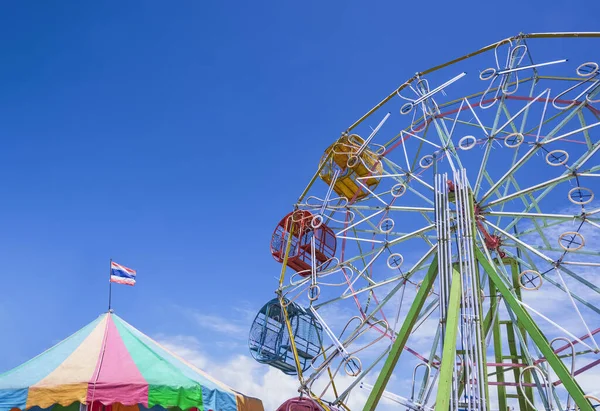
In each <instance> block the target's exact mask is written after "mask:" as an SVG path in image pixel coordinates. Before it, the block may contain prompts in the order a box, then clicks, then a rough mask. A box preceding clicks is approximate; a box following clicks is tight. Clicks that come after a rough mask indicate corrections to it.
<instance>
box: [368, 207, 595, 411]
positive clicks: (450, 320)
mask: <svg viewBox="0 0 600 411" xmlns="http://www.w3.org/2000/svg"><path fill="white" fill-rule="evenodd" d="M468 206H469V208H472V210H470V214H471V216H472V215H473V214H474V203H473V202H472V200H471V201H469V202H468ZM470 241H472V242H473V243H474V242H475V241H474V239H470ZM473 251H474V258H475V264H477V265H480V266H481V268H483V270H484V272H485V273H486V274H487V276H488V279H489V282H490V291H491V290H492V285H493V288H494V289H495V290H497V291H498V292H499V293H500V295H501V296H502V298H503V299H504V301H505V303H506V305H507V308H510V310H511V311H512V312H513V313H514V315H515V316H516V319H517V321H518V324H519V330H518V333H519V337H520V338H522V339H524V340H525V339H526V337H527V336H529V337H530V338H531V340H532V341H533V342H534V343H535V345H536V346H537V348H538V349H539V350H540V352H541V353H542V355H543V356H544V358H545V359H546V361H547V362H548V364H549V365H550V367H551V368H552V369H553V370H554V372H555V373H556V375H557V377H558V379H559V380H560V381H561V382H562V384H563V385H564V387H565V389H566V390H567V392H568V393H569V395H570V396H571V398H572V399H573V401H574V402H575V404H576V405H577V406H578V407H579V409H580V410H582V411H593V407H592V406H591V403H590V401H589V400H588V399H587V398H586V396H585V394H584V392H583V390H582V389H581V387H580V386H579V384H578V383H577V381H576V380H575V379H574V377H573V376H572V375H571V373H570V372H569V370H568V369H567V368H566V366H565V365H564V363H563V362H562V361H561V360H560V358H559V357H558V355H557V354H556V353H555V351H554V349H553V348H552V346H551V345H550V343H549V342H548V340H547V339H546V337H545V336H544V334H543V333H542V332H541V330H540V329H539V328H538V327H537V325H536V324H535V321H534V320H533V318H532V317H531V316H530V315H529V313H528V312H527V311H526V310H525V309H524V308H523V307H522V305H521V304H520V303H519V298H518V296H516V295H515V294H514V293H513V292H511V289H510V288H509V287H508V286H507V285H506V283H505V282H504V280H503V279H502V278H501V276H500V275H499V274H498V272H497V270H495V269H494V267H493V263H490V261H489V259H490V257H489V256H486V254H484V253H483V252H482V251H481V250H480V249H479V248H478V247H477V246H476V245H475V244H473ZM435 252H436V256H435V257H434V261H435V264H433V263H432V265H431V266H430V267H429V271H428V273H427V276H426V277H425V280H424V282H423V284H422V286H421V287H420V289H419V291H418V293H417V296H416V297H415V300H414V301H413V304H412V306H411V308H410V310H409V312H408V314H407V316H406V318H405V320H404V323H403V325H402V328H401V330H400V332H399V333H398V336H397V338H396V340H395V341H394V343H393V344H392V348H391V350H390V353H389V354H388V357H387V359H386V361H385V363H384V366H383V368H382V370H381V372H380V373H379V376H378V378H377V381H376V382H375V384H374V386H373V388H372V390H371V392H370V394H369V397H368V399H367V402H366V404H365V407H364V408H363V410H364V411H373V410H375V408H376V406H377V404H378V403H379V400H380V399H381V397H382V395H383V394H384V392H385V388H386V385H387V383H388V381H389V379H390V377H391V375H392V373H393V371H394V369H395V366H396V364H397V362H398V360H399V358H400V354H401V353H402V350H403V348H404V346H405V344H406V342H407V340H408V337H409V335H410V333H411V331H412V327H413V326H414V324H415V322H416V320H417V317H418V315H419V314H420V311H421V309H422V307H423V304H424V302H425V299H426V298H427V295H428V293H429V289H430V287H431V286H432V285H433V282H434V280H435V278H436V277H437V271H438V270H439V265H438V257H439V253H440V249H439V247H437V248H436V250H435ZM502 263H504V261H502ZM509 264H510V265H511V272H512V275H513V277H514V275H515V272H514V271H515V269H514V267H513V266H514V265H515V263H513V262H511V261H509ZM517 271H518V270H517ZM460 274H461V273H460V272H459V271H457V270H456V269H455V268H454V264H452V283H451V287H450V298H449V302H448V308H447V310H446V313H445V317H444V318H442V320H441V321H444V322H445V325H446V327H445V329H446V333H445V336H444V341H443V343H444V345H443V355H442V357H443V358H446V359H451V360H450V361H446V362H444V361H442V364H441V367H440V371H439V384H438V391H437V397H436V407H435V410H436V411H446V410H447V409H448V408H449V405H450V402H451V401H452V398H451V396H452V394H453V392H454V393H456V392H455V391H456V390H455V389H454V388H453V386H452V383H453V372H454V370H455V361H454V358H455V357H456V337H457V332H458V320H459V313H460V305H461V298H460V297H461V293H462V285H461V281H460V278H461V275H460ZM474 295H475V299H476V300H478V301H475V304H478V305H479V306H481V301H480V299H479V293H474ZM496 304H497V303H496ZM494 308H495V307H494ZM491 310H492V307H490V312H492V311H491ZM496 315H497V313H496ZM486 317H487V316H486ZM491 321H492V319H491V318H490V326H491ZM485 322H486V321H485V320H484V321H483V323H484V325H485ZM493 332H494V345H495V346H496V344H497V342H496V341H498V342H499V341H500V340H499V338H500V324H499V322H498V321H496V323H495V324H494V331H493ZM513 333H514V331H513ZM485 334H487V333H485ZM511 339H512V340H513V341H512V342H510V344H509V346H510V351H511V356H512V355H513V354H514V355H516V352H517V351H516V348H515V343H514V335H513V338H511ZM479 343H483V341H479ZM522 346H523V344H522ZM496 355H498V353H497V354H496ZM499 359H500V360H501V359H502V358H501V357H500V358H499ZM496 360H498V357H497V358H496ZM498 368H500V367H497V370H498ZM503 372H504V371H503ZM503 372H502V373H500V374H499V375H503ZM517 375H518V376H519V381H520V379H521V378H522V377H521V373H520V371H519V370H517V371H515V377H516V376H517ZM534 376H535V374H534ZM530 381H531V380H530V376H529V375H527V376H526V381H525V383H526V385H525V386H524V390H525V397H527V399H529V400H531V398H532V396H533V394H532V392H531V387H529V382H530ZM455 382H456V381H455ZM486 383H487V382H486ZM536 383H537V385H539V384H540V383H539V381H536ZM464 384H465V381H462V384H461V389H462V388H464ZM522 388H523V387H522ZM486 389H487V387H486ZM500 391H501V392H500V397H501V398H499V401H500V404H502V403H503V404H506V399H507V395H506V392H505V390H503V389H502V390H500ZM519 400H520V401H519V402H520V403H522V406H523V408H522V409H524V410H527V409H529V408H530V407H529V404H527V403H525V401H526V400H525V399H524V398H523V399H521V398H519ZM543 400H544V402H546V399H543ZM488 408H489V406H488Z"/></svg>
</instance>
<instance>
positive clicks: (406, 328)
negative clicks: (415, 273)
mask: <svg viewBox="0 0 600 411" xmlns="http://www.w3.org/2000/svg"><path fill="white" fill-rule="evenodd" d="M437 261H438V258H437V255H436V256H435V257H434V258H433V261H432V262H431V264H430V265H429V269H428V270H427V275H426V276H425V279H424V280H423V283H422V284H421V287H419V291H418V292H417V296H416V297H415V299H414V301H413V303H412V305H411V306H410V310H409V311H408V314H407V315H406V318H405V319H404V323H403V324H402V328H400V331H399V332H398V335H397V336H396V340H395V341H394V344H393V345H392V348H391V350H390V353H389V355H388V357H387V359H386V360H385V364H383V368H382V369H381V372H380V373H379V376H378V377H377V381H376V382H375V385H374V386H373V390H372V391H371V394H369V398H368V399H367V402H366V404H365V407H364V408H363V410H364V411H373V410H375V407H377V404H378V403H379V400H380V399H381V396H382V395H383V392H384V391H385V387H386V385H387V383H388V381H389V380H390V377H391V376H392V373H393V372H394V368H395V367H396V364H397V363H398V360H399V359H400V354H401V353H402V350H403V349H404V346H405V345H406V341H408V337H409V336H410V333H411V332H412V329H413V327H414V325H415V323H416V322H417V317H418V316H419V313H420V312H421V309H422V308H423V305H424V304H425V300H426V299H427V296H428V295H429V291H430V290H431V287H432V286H433V283H434V281H435V279H436V277H437V273H438V269H437V268H438V264H437Z"/></svg>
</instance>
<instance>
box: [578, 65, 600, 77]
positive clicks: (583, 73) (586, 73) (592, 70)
mask: <svg viewBox="0 0 600 411" xmlns="http://www.w3.org/2000/svg"><path fill="white" fill-rule="evenodd" d="M598 68H599V67H598V63H595V62H593V61H588V62H587V63H583V64H580V65H579V67H577V75H578V76H580V77H592V76H593V75H594V74H596V73H597V72H598ZM584 69H586V70H584Z"/></svg>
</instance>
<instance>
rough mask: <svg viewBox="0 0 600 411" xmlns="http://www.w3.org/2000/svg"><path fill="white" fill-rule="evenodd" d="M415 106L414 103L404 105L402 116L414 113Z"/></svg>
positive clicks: (401, 111)
mask: <svg viewBox="0 0 600 411" xmlns="http://www.w3.org/2000/svg"><path fill="white" fill-rule="evenodd" d="M414 106H415V104H414V103H410V102H409V103H406V104H404V105H402V107H400V114H404V115H406V114H408V113H410V112H411V111H412V109H413V107H414Z"/></svg>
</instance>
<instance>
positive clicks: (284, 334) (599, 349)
mask: <svg viewBox="0 0 600 411" xmlns="http://www.w3.org/2000/svg"><path fill="white" fill-rule="evenodd" d="M598 50H600V33H545V34H521V35H518V36H515V37H512V38H509V39H505V40H502V41H499V42H497V43H494V44H492V45H490V46H487V47H484V48H482V49H480V50H477V51H475V52H472V53H469V54H467V55H465V56H463V57H460V58H457V59H455V60H453V61H450V62H448V63H445V64H442V65H439V66H437V67H434V68H431V69H428V70H424V71H421V72H418V73H417V74H415V75H414V76H413V77H412V78H410V79H408V80H407V81H406V82H404V83H403V84H402V85H401V86H400V87H398V88H397V89H396V90H394V91H393V92H392V93H391V94H390V95H389V96H387V97H386V98H385V99H383V100H382V101H381V102H380V103H379V104H377V105H376V106H375V107H374V108H373V109H371V110H370V111H368V112H367V113H366V114H365V115H364V116H362V117H361V118H360V119H358V120H357V121H356V122H355V123H354V124H352V125H351V126H350V127H348V129H346V130H345V131H344V132H343V133H342V135H341V137H339V138H338V139H337V140H335V141H332V142H331V144H330V145H329V146H328V147H327V148H326V149H325V151H324V154H323V155H322V157H321V159H320V161H319V162H318V164H315V167H316V169H317V171H316V173H315V175H314V177H313V178H312V179H311V180H310V182H309V183H308V185H307V186H306V188H305V189H304V190H303V191H302V192H301V194H300V196H299V198H298V200H297V202H296V203H295V205H294V207H293V208H292V209H291V210H290V212H289V214H287V215H285V216H284V217H283V218H282V219H281V220H280V221H279V223H278V224H277V225H276V229H275V231H274V234H273V237H272V240H271V245H270V246H271V253H272V255H273V257H274V258H275V260H277V261H278V262H279V263H281V272H280V276H279V282H278V283H276V284H274V289H275V292H276V297H275V298H274V299H273V300H271V301H269V302H268V303H267V304H265V306H264V307H263V308H262V309H261V310H260V312H259V313H258V314H257V316H256V319H255V321H254V323H253V324H252V329H251V331H250V339H249V345H250V352H251V354H252V355H253V357H254V358H255V359H256V360H257V361H259V362H261V363H264V364H269V365H271V366H273V367H275V368H278V369H280V370H281V371H282V372H283V373H285V374H288V375H294V376H296V377H297V379H298V391H299V395H298V396H297V397H296V398H293V399H290V400H289V401H288V402H286V403H285V404H283V405H282V406H281V407H280V410H282V411H286V410H349V409H364V410H374V409H376V408H377V409H396V408H398V409H400V408H401V409H410V410H436V411H447V410H507V409H519V410H542V409H546V410H576V409H581V410H588V411H589V410H592V409H593V408H594V407H595V406H598V405H600V400H599V399H598V396H600V382H598V381H600V373H598V370H600V369H596V368H595V367H596V366H598V365H599V364H600V346H599V345H598V338H599V336H598V333H600V280H599V278H600V202H599V201H598V199H597V198H596V197H595V195H596V193H598V192H599V189H600V178H599V177H600V154H598V151H599V150H600V127H599V126H600V67H599V64H598V61H600V55H598V53H599V51H598ZM326 145H327V144H324V146H326ZM298 186H299V187H300V184H298Z"/></svg>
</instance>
